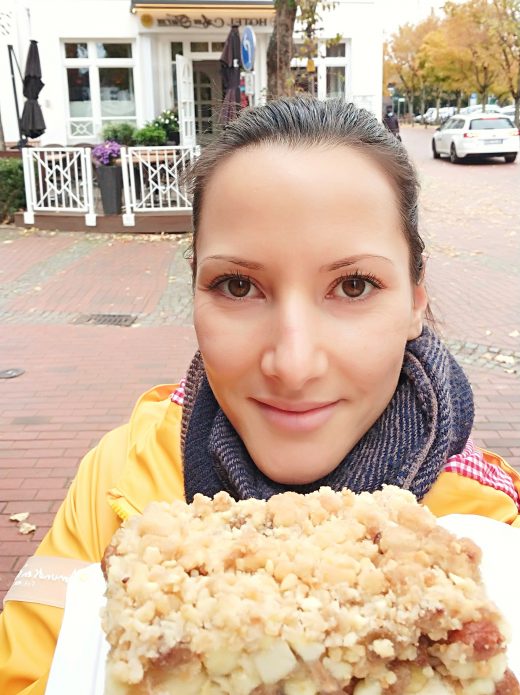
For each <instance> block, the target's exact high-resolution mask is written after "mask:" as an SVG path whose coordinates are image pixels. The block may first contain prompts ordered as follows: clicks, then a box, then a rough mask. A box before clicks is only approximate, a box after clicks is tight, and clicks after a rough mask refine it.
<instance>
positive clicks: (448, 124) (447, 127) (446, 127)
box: [442, 118, 455, 130]
mask: <svg viewBox="0 0 520 695" xmlns="http://www.w3.org/2000/svg"><path fill="white" fill-rule="evenodd" d="M454 123H455V119H454V118H450V119H448V120H447V121H446V124H445V125H444V126H443V128H442V129H443V130H450V129H451V128H453V127H454V126H453V124H454Z"/></svg>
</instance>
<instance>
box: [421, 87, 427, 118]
mask: <svg viewBox="0 0 520 695" xmlns="http://www.w3.org/2000/svg"><path fill="white" fill-rule="evenodd" d="M425 106H426V94H425V93H424V87H423V88H422V89H421V123H422V124H423V125H426V124H425V123H424V111H425Z"/></svg>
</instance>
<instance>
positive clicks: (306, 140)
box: [190, 96, 424, 283]
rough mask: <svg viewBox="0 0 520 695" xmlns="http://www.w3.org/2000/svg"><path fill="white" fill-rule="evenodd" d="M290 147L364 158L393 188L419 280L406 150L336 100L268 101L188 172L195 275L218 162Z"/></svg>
mask: <svg viewBox="0 0 520 695" xmlns="http://www.w3.org/2000/svg"><path fill="white" fill-rule="evenodd" d="M270 144H272V145H285V146H288V147H293V148H295V147H301V146H305V147H310V146H314V145H325V146H329V147H338V146H347V147H352V148H355V149H357V150H359V151H362V152H364V153H365V154H366V155H367V156H368V157H371V158H372V159H373V160H374V161H375V162H376V163H377V164H378V165H379V166H380V167H382V168H383V170H384V171H385V172H386V174H387V176H388V178H389V179H390V180H391V181H392V184H393V186H394V189H395V192H396V195H397V199H398V203H399V211H400V217H401V223H402V230H403V233H404V236H405V238H406V241H407V243H408V247H409V249H410V276H411V278H412V281H413V282H415V283H418V282H419V281H420V280H421V278H422V275H423V259H422V253H423V251H424V242H423V240H422V239H421V236H420V235H419V229H418V207H417V205H418V193H419V183H418V179H417V174H416V171H415V168H414V166H413V164H412V163H411V161H410V160H409V158H408V155H407V153H406V150H405V148H404V147H403V145H402V144H401V143H400V142H399V140H398V139H397V138H396V137H394V135H392V133H390V132H389V131H388V130H387V129H386V128H385V127H384V126H383V125H382V124H381V123H380V122H379V121H378V120H377V119H376V118H375V116H373V115H372V114H371V113H370V112H369V111H366V110H365V109H360V108H358V107H357V106H355V105H354V104H349V103H346V102H344V101H342V100H340V99H331V100H329V101H319V100H317V99H314V98H312V97H310V96H298V97H291V98H282V99H277V100H276V101H270V102H268V103H267V104H265V105H264V106H258V107H256V108H253V109H249V110H247V111H244V112H242V114H241V115H240V116H239V117H238V118H237V119H236V120H235V121H233V122H232V123H231V124H230V125H229V126H228V127H227V128H226V129H225V130H224V131H223V132H222V134H221V135H220V137H219V138H218V139H217V140H216V141H215V142H213V143H212V144H211V145H209V146H208V147H206V148H205V149H204V151H203V153H202V155H201V156H200V157H199V159H198V160H197V161H196V163H195V165H194V166H193V169H192V171H191V182H190V183H191V193H192V196H193V246H192V257H193V275H194V277H195V273H196V270H197V254H196V251H197V249H196V245H197V233H198V228H199V223H200V216H201V211H202V206H203V204H204V191H205V188H206V185H207V183H208V181H209V179H210V178H211V176H212V174H213V173H214V172H215V170H216V169H217V168H218V165H219V164H220V162H222V161H224V160H225V159H227V158H228V157H230V156H231V155H232V154H233V153H234V152H236V151H238V150H240V149H243V148H246V147H248V148H253V147H257V146H259V145H270Z"/></svg>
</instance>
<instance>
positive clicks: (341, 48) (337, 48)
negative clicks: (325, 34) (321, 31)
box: [326, 43, 346, 58]
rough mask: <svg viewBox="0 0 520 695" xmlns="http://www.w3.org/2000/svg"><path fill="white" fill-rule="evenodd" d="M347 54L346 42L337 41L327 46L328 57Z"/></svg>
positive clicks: (339, 56)
mask: <svg viewBox="0 0 520 695" xmlns="http://www.w3.org/2000/svg"><path fill="white" fill-rule="evenodd" d="M345 55H346V53H345V44H344V43H335V44H333V45H332V46H327V53H326V56H327V58H344V57H345Z"/></svg>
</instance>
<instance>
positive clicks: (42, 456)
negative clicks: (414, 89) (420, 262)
mask: <svg viewBox="0 0 520 695" xmlns="http://www.w3.org/2000/svg"><path fill="white" fill-rule="evenodd" d="M432 133H433V128H429V129H425V128H424V127H423V126H415V127H411V126H407V127H403V128H402V136H403V142H404V144H405V146H406V147H407V148H408V150H409V152H410V154H411V156H412V158H413V159H414V161H415V163H416V165H417V168H418V170H419V174H420V179H421V183H422V195H421V210H420V226H421V230H422V235H423V237H424V239H425V241H426V246H427V255H428V261H427V271H426V272H427V278H428V280H427V287H428V291H429V296H430V301H431V306H432V309H433V312H434V315H435V317H436V321H437V329H438V331H439V332H440V334H441V335H442V336H443V337H444V338H445V339H446V341H447V342H448V344H449V346H450V348H451V349H452V351H453V353H454V354H455V356H456V357H457V359H458V360H459V361H460V363H461V364H462V365H463V366H464V367H465V369H466V370H467V373H468V375H469V377H470V379H471V382H472V385H473V388H474V392H475V400H476V409H477V416H476V421H475V428H474V437H473V438H474V440H475V442H476V443H477V444H479V445H482V446H485V447H487V448H489V449H492V450H493V451H495V452H497V453H499V454H501V455H503V456H504V457H505V458H506V460H508V461H509V463H511V464H512V465H514V466H516V467H517V468H518V469H520V433H519V428H520V248H519V240H520V223H519V221H518V220H520V196H519V195H518V191H519V190H520V162H517V163H515V164H505V163H504V160H503V159H502V160H498V159H496V160H491V161H479V162H472V163H463V164H459V165H453V164H450V163H449V161H448V160H444V159H443V160H434V159H433V158H432V155H431V145H430V141H431V135H432ZM188 245H189V241H188V239H187V238H186V237H184V236H169V237H160V236H157V237H148V236H146V237H140V236H138V235H129V234H126V233H123V234H121V235H120V236H112V235H100V234H96V233H95V232H92V231H90V232H88V233H81V232H76V233H65V232H45V233H44V232H37V231H35V230H20V229H16V228H14V227H10V226H4V227H1V228H0V330H1V346H2V347H1V353H0V370H5V369H10V368H19V369H22V370H24V373H23V374H22V375H21V376H18V377H16V378H12V379H2V380H0V414H1V418H0V478H1V482H0V489H1V492H0V548H1V550H0V594H1V595H3V593H4V591H5V590H6V589H7V587H8V586H9V585H10V583H11V582H12V579H13V577H14V576H15V574H16V572H17V570H19V569H20V567H21V566H22V565H23V563H24V560H25V558H26V557H27V556H28V555H30V554H31V553H32V552H33V551H34V548H35V547H36V545H37V543H38V541H39V540H41V538H42V537H43V535H44V534H45V532H46V531H47V529H48V528H49V526H50V524H51V521H52V518H53V515H54V513H55V512H56V510H57V508H58V507H59V505H60V503H61V500H62V499H63V497H64V496H65V493H66V490H67V488H68V486H69V484H70V482H71V480H72V478H73V477H74V474H75V471H76V469H77V466H78V463H79V461H80V459H81V457H82V455H83V454H85V453H86V452H87V451H88V449H90V448H91V447H92V446H94V445H95V444H96V442H97V441H99V439H100V437H101V436H102V435H103V434H104V433H105V432H107V431H108V430H110V429H112V428H113V427H115V426H117V425H119V424H121V423H123V422H125V421H126V420H127V418H128V416H129V414H130V412H131V409H132V407H133V404H134V403H135V400H136V398H137V397H138V396H139V394H140V393H142V392H143V391H145V390H146V389H147V388H149V387H151V386H153V385H155V384H158V383H172V382H175V381H176V380H178V379H180V378H181V377H182V376H183V374H184V372H185V369H186V366H187V364H188V363H189V360H190V358H191V356H192V354H193V352H194V351H195V337H194V333H193V328H192V326H191V278H190V273H189V266H188V262H187V260H186V258H185V255H186V251H187V249H188ZM92 314H116V315H129V316H131V317H134V316H137V318H136V320H135V322H134V323H133V324H132V325H131V326H129V327H121V326H113V325H92V324H90V323H82V322H81V321H82V319H83V317H85V316H90V315H92ZM17 512H30V517H29V519H28V521H29V522H30V523H33V524H35V525H36V527H37V528H36V531H35V532H34V533H33V534H29V535H21V534H20V533H19V531H18V527H17V525H16V524H15V523H14V522H12V521H10V520H9V516H10V515H11V514H13V513H17Z"/></svg>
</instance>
